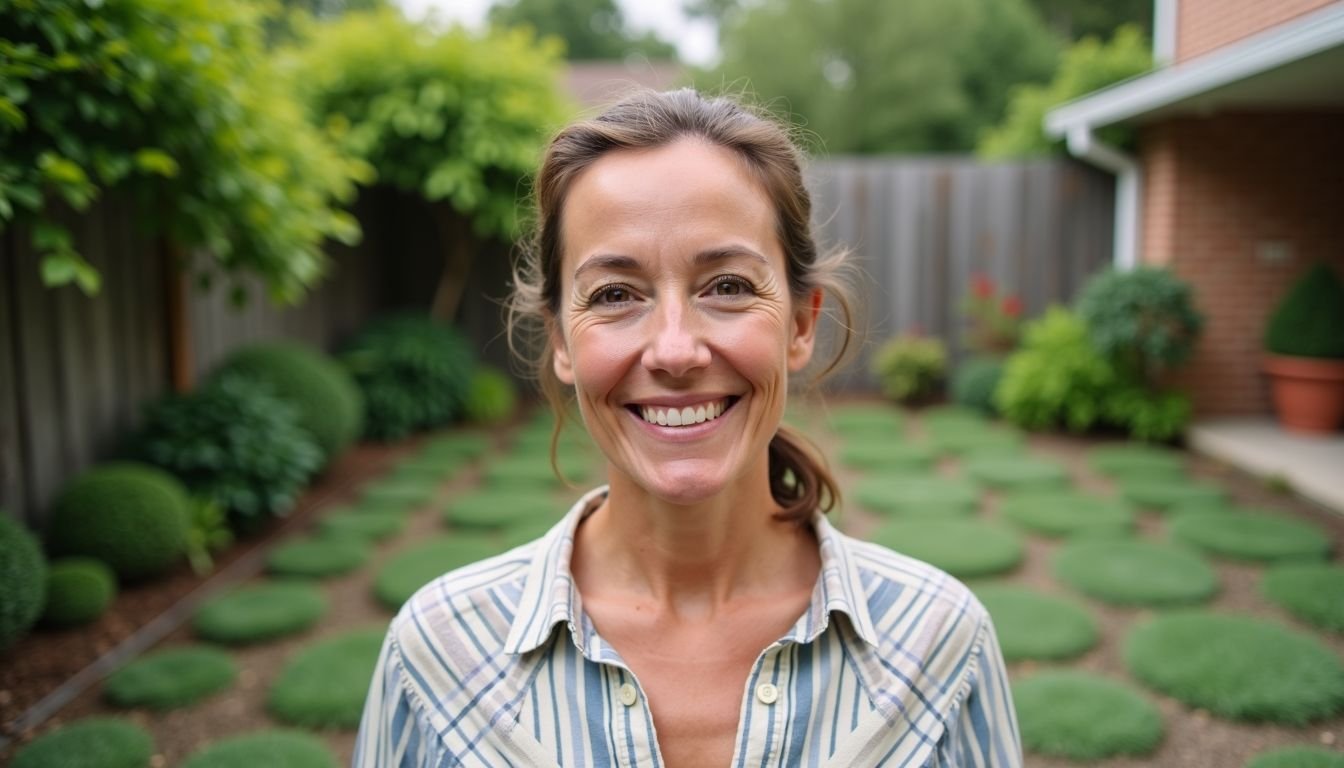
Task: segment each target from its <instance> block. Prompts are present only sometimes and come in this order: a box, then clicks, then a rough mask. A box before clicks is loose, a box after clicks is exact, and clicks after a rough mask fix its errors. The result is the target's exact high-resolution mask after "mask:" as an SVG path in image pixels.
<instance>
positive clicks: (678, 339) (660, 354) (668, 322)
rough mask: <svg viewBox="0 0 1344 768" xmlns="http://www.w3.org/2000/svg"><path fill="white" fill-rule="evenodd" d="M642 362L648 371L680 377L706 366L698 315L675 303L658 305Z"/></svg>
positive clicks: (704, 345) (700, 320) (706, 358)
mask: <svg viewBox="0 0 1344 768" xmlns="http://www.w3.org/2000/svg"><path fill="white" fill-rule="evenodd" d="M651 319H652V321H653V322H652V325H653V327H652V329H651V331H650V338H649V340H648V343H647V344H646V345H645V347H644V356H643V363H644V367H645V368H647V369H649V370H655V371H663V372H665V373H668V374H671V375H672V376H684V375H685V374H687V373H689V372H691V371H693V370H695V369H697V368H705V367H707V366H708V365H709V358H710V354H709V346H708V345H707V344H706V343H705V338H704V331H703V323H702V318H699V317H697V316H696V314H695V313H694V312H693V311H691V310H690V309H689V308H688V307H686V306H684V305H682V304H679V303H677V302H669V303H665V304H663V305H661V306H660V307H659V308H658V309H657V310H656V311H655V313H654V317H653V318H651Z"/></svg>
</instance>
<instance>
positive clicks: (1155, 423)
mask: <svg viewBox="0 0 1344 768" xmlns="http://www.w3.org/2000/svg"><path fill="white" fill-rule="evenodd" d="M1190 413H1191V408H1190V398H1188V397H1186V396H1185V395H1183V394H1181V393H1179V392H1149V391H1147V390H1145V389H1142V388H1140V387H1137V386H1130V387H1121V388H1119V389H1117V390H1116V391H1114V392H1112V393H1111V394H1110V395H1109V396H1108V397H1107V398H1106V421H1108V422H1110V423H1111V424H1114V425H1116V426H1118V427H1122V428H1123V429H1124V430H1125V431H1126V432H1128V433H1129V436H1130V437H1133V438H1135V439H1137V440H1150V441H1153V442H1166V441H1169V440H1173V439H1175V438H1177V437H1180V436H1181V435H1182V434H1183V433H1184V432H1185V427H1186V425H1188V424H1189V423H1190Z"/></svg>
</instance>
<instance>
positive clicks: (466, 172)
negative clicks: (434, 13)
mask: <svg viewBox="0 0 1344 768" xmlns="http://www.w3.org/2000/svg"><path fill="white" fill-rule="evenodd" d="M301 38H302V39H303V40H304V44H303V45H302V46H301V47H299V48H298V49H296V50H294V51H293V52H292V56H291V58H290V60H289V65H290V67H291V69H292V72H293V75H294V76H295V77H296V78H297V79H298V81H299V82H301V83H303V90H302V94H303V97H304V98H305V99H306V102H307V107H308V109H309V111H310V113H311V114H312V116H313V119H315V120H316V121H317V122H318V123H319V124H322V125H326V126H327V127H328V129H329V130H330V132H331V133H332V135H333V136H334V138H335V140H336V141H337V142H338V144H339V146H340V147H341V149H342V150H343V151H344V152H345V153H346V154H348V155H350V156H353V157H357V158H360V159H362V160H364V161H366V162H367V163H368V164H369V165H371V166H372V167H374V168H377V169H378V180H379V182H381V183H384V184H388V185H391V186H394V187H397V188H399V189H403V190H406V191H409V192H415V193H418V194H420V195H423V196H424V198H425V199H426V200H431V201H437V200H444V201H447V202H448V203H449V204H450V205H451V206H452V208H453V209H454V210H456V211H457V212H458V213H460V214H462V215H463V216H465V217H466V218H468V219H469V220H470V221H471V222H472V224H473V225H474V228H475V230H476V232H477V233H478V234H481V235H497V236H500V237H504V238H511V237H512V236H513V235H514V234H516V232H517V230H518V206H517V201H518V195H519V191H520V189H521V188H522V185H521V184H520V183H519V182H520V181H521V180H522V179H524V178H527V177H528V176H529V175H530V174H531V173H532V172H533V171H534V170H535V169H536V166H537V161H538V159H539V158H540V153H541V147H542V144H543V142H544V141H545V138H546V136H547V134H548V133H549V132H550V131H551V130H553V129H554V128H556V127H558V126H559V125H560V123H562V122H563V121H564V120H565V119H566V118H568V117H569V114H568V111H567V108H566V106H565V105H564V103H563V101H562V97H561V95H560V91H559V86H558V84H559V78H558V77H557V71H556V70H557V67H558V63H559V62H558V59H559V57H558V51H557V46H556V45H554V44H550V43H542V44H540V45H539V44H538V42H537V41H536V40H535V38H534V37H533V35H532V34H531V33H530V32H528V31H526V30H507V31H505V30H495V31H491V32H488V33H485V34H478V33H473V32H470V31H468V30H466V29H465V28H463V27H460V26H454V27H449V28H448V29H445V30H443V31H441V32H436V31H435V30H433V29H431V28H430V27H429V26H426V25H422V24H415V23H413V22H410V21H408V20H406V18H404V17H403V16H402V15H401V14H400V13H399V12H398V11H397V10H395V9H387V10H384V11H381V12H378V13H373V14H365V13H351V14H346V15H345V16H343V17H342V18H340V19H338V20H336V21H332V22H329V23H324V24H319V25H312V26H310V27H309V28H308V29H306V30H303V31H302V32H301ZM370 417H371V418H372V417H373V414H370Z"/></svg>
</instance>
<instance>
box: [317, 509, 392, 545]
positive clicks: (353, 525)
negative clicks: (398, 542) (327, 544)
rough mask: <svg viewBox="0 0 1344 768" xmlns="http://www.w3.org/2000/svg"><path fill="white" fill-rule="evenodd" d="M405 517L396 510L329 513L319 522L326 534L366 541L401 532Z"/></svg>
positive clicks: (322, 532)
mask: <svg viewBox="0 0 1344 768" xmlns="http://www.w3.org/2000/svg"><path fill="white" fill-rule="evenodd" d="M404 523H405V518H403V517H402V515H400V514H398V513H396V512H359V511H355V510H351V511H348V512H336V513H334V514H333V513H328V514H327V516H326V517H324V518H322V519H321V520H319V521H318V523H317V530H318V531H319V532H320V533H321V534H322V535H324V536H338V537H339V536H352V537H355V538H359V539H363V540H365V541H370V542H372V541H382V540H383V539H387V538H390V537H392V536H395V535H397V534H398V533H400V532H401V529H402V526H403V525H404Z"/></svg>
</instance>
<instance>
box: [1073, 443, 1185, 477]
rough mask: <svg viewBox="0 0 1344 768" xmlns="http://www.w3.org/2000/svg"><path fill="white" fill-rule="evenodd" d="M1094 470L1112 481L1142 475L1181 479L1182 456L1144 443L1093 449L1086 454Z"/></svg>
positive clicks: (1182, 469) (1120, 444)
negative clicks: (1112, 479)
mask: <svg viewBox="0 0 1344 768" xmlns="http://www.w3.org/2000/svg"><path fill="white" fill-rule="evenodd" d="M1087 460H1088V463H1089V464H1090V465H1091V466H1092V468H1093V469H1095V470H1097V471H1098V472H1101V473H1103V474H1105V475H1108V476H1110V477H1112V478H1117V479H1120V478H1126V477H1134V476H1138V477H1142V476H1145V475H1146V476H1158V477H1162V476H1177V477H1179V476H1181V475H1182V473H1183V471H1184V459H1183V457H1182V455H1181V454H1180V453H1179V452H1177V451H1173V450H1170V449H1166V448H1154V447H1153V446H1150V445H1144V444H1142V443H1119V444H1116V445H1105V446H1102V447H1100V448H1093V449H1092V450H1091V451H1090V452H1088V455H1087Z"/></svg>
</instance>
